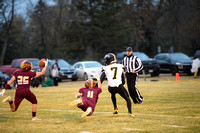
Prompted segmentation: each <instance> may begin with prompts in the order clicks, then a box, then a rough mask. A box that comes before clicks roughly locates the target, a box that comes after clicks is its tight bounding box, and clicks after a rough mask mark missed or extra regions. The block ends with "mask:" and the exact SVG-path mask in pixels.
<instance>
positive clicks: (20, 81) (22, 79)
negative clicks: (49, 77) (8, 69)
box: [13, 70, 36, 90]
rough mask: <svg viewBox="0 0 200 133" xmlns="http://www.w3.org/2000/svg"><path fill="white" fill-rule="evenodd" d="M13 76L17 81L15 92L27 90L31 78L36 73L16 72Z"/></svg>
mask: <svg viewBox="0 0 200 133" xmlns="http://www.w3.org/2000/svg"><path fill="white" fill-rule="evenodd" d="M13 75H14V76H15V79H16V81H17V90H21V89H29V87H30V83H31V78H33V77H35V76H36V72H34V71H27V72H22V71H21V70H16V71H15V72H14V73H13Z"/></svg>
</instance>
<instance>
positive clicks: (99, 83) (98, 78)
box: [95, 73, 101, 88]
mask: <svg viewBox="0 0 200 133" xmlns="http://www.w3.org/2000/svg"><path fill="white" fill-rule="evenodd" d="M95 78H96V79H97V83H98V87H99V88H101V80H100V75H99V73H97V74H96V75H95Z"/></svg>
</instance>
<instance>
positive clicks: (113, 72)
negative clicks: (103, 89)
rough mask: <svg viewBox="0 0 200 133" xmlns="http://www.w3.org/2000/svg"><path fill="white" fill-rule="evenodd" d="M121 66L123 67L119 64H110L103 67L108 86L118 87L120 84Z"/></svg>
mask: <svg viewBox="0 0 200 133" xmlns="http://www.w3.org/2000/svg"><path fill="white" fill-rule="evenodd" d="M123 68H124V67H123V65H121V64H112V65H108V66H104V67H103V71H104V72H105V74H106V77H107V80H108V86H110V87H118V86H119V85H120V84H122V73H123Z"/></svg>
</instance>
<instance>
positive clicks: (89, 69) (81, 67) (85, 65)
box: [73, 61, 102, 80]
mask: <svg viewBox="0 0 200 133" xmlns="http://www.w3.org/2000/svg"><path fill="white" fill-rule="evenodd" d="M73 66H74V68H75V69H76V71H77V75H78V78H82V79H84V80H87V79H90V78H91V79H93V78H94V76H95V74H96V73H99V74H101V69H102V65H101V64H100V63H99V62H97V61H80V62H76V63H75V64H74V65H73Z"/></svg>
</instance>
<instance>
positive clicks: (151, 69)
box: [116, 52, 160, 77]
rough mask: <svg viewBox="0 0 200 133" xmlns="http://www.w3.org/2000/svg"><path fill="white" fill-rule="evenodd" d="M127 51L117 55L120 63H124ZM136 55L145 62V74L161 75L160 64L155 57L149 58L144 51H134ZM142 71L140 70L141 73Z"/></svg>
mask: <svg viewBox="0 0 200 133" xmlns="http://www.w3.org/2000/svg"><path fill="white" fill-rule="evenodd" d="M126 55H127V54H126V52H122V53H118V54H117V55H116V58H117V60H118V63H120V64H121V63H122V60H123V58H124V57H125V56H126ZM133 55H134V56H137V57H138V58H140V60H141V61H142V64H143V70H144V71H145V74H149V73H150V74H151V76H152V77H153V76H159V74H160V66H159V64H158V63H157V61H156V60H155V59H152V58H149V56H147V55H146V54H145V53H143V52H133ZM141 73H142V72H140V74H141Z"/></svg>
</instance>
